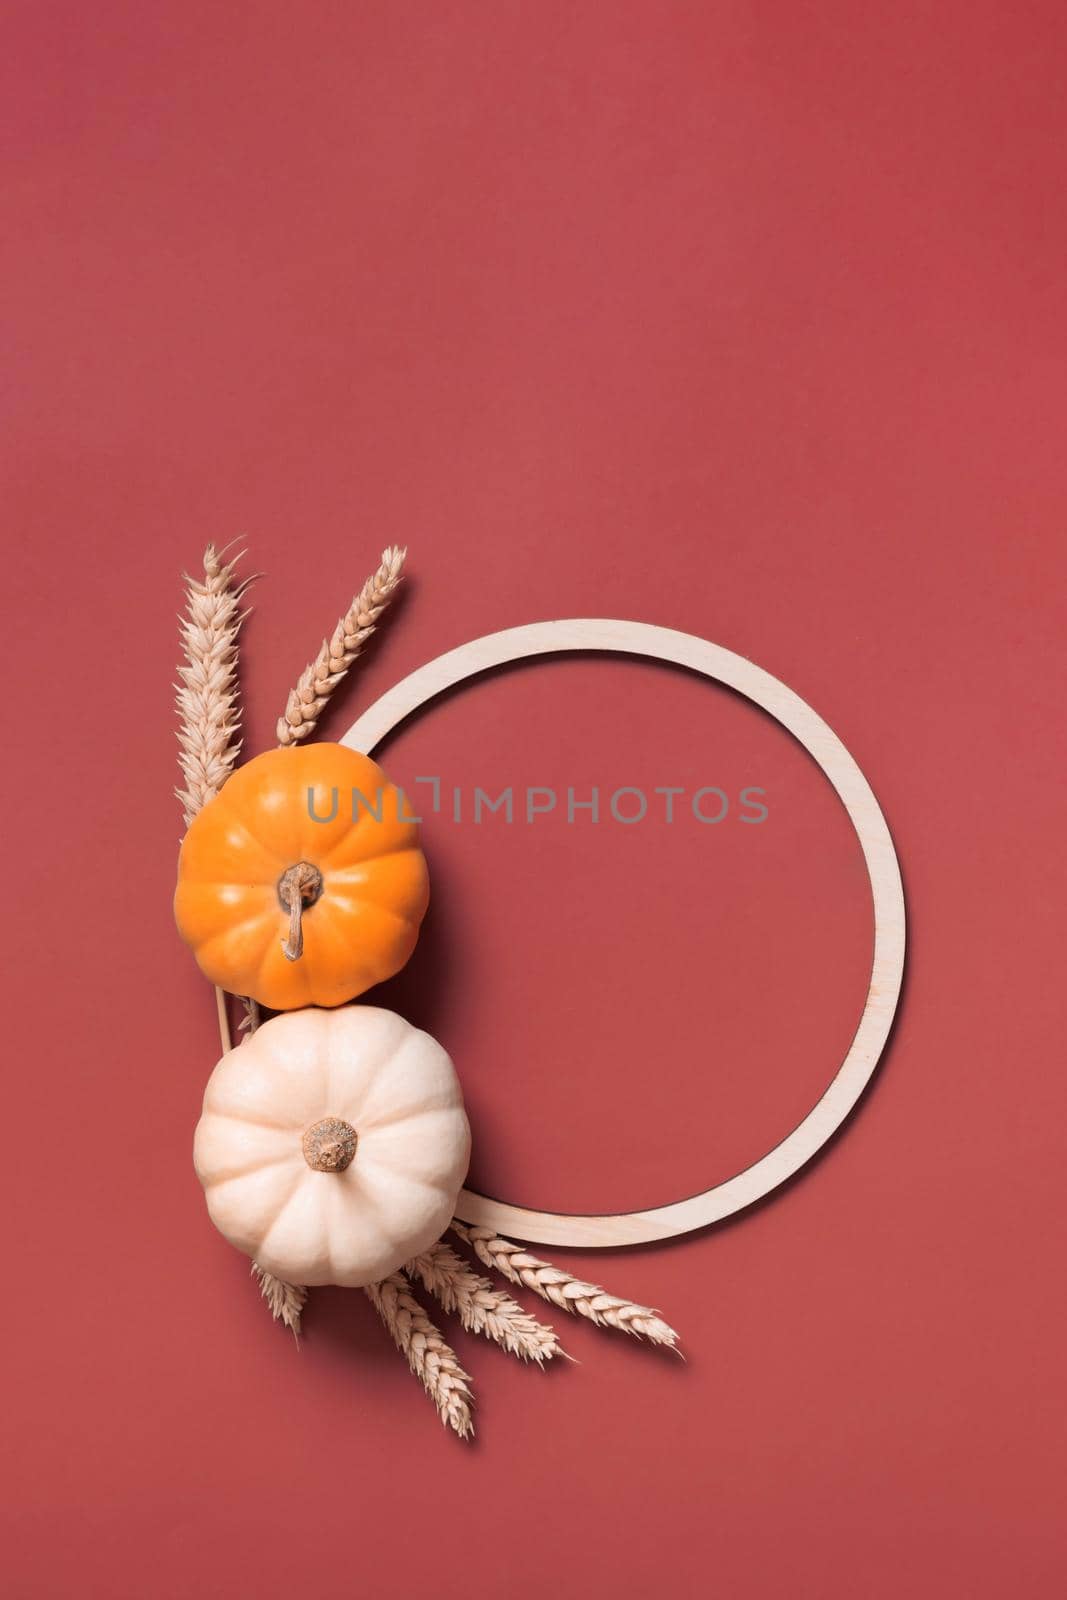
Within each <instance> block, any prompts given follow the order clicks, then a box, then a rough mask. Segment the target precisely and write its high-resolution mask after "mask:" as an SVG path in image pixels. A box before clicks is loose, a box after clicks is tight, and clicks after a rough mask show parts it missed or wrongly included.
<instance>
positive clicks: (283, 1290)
mask: <svg viewBox="0 0 1067 1600" xmlns="http://www.w3.org/2000/svg"><path fill="white" fill-rule="evenodd" d="M252 1276H253V1277H254V1278H255V1279H256V1282H257V1283H258V1284H259V1291H260V1293H261V1294H262V1296H263V1298H264V1300H265V1301H266V1302H267V1304H268V1306H269V1307H270V1312H271V1316H272V1317H273V1318H274V1320H275V1321H276V1322H284V1323H285V1326H286V1327H287V1328H291V1329H292V1331H293V1334H294V1335H295V1337H296V1338H299V1337H300V1313H301V1311H303V1309H304V1302H305V1300H306V1299H307V1297H308V1292H307V1290H306V1289H304V1288H301V1287H300V1285H299V1284H295V1283H283V1282H282V1280H281V1278H275V1277H273V1276H272V1274H271V1273H269V1272H264V1270H263V1268H262V1267H261V1266H260V1265H259V1264H258V1262H255V1261H253V1263H252Z"/></svg>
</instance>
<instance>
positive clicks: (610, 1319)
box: [452, 1222, 678, 1350]
mask: <svg viewBox="0 0 1067 1600" xmlns="http://www.w3.org/2000/svg"><path fill="white" fill-rule="evenodd" d="M452 1230H453V1232H454V1233H456V1234H458V1235H459V1237H460V1238H461V1239H463V1240H464V1241H465V1242H466V1243H467V1244H469V1245H470V1246H471V1248H472V1249H473V1251H474V1253H475V1255H476V1256H477V1257H478V1259H479V1261H482V1262H483V1263H484V1264H485V1265H486V1266H487V1267H490V1268H492V1269H493V1270H494V1271H496V1272H499V1273H500V1275H501V1277H504V1278H507V1280H508V1282H509V1283H515V1284H518V1285H519V1286H520V1287H521V1288H525V1289H531V1290H532V1291H533V1293H534V1294H537V1295H540V1296H541V1299H542V1300H548V1301H550V1302H551V1304H552V1305H554V1306H559V1308H560V1310H561V1311H571V1312H574V1313H576V1314H577V1315H578V1316H580V1317H588V1319H589V1321H590V1322H596V1323H599V1324H600V1325H601V1326H602V1327H608V1328H621V1329H622V1331H623V1332H624V1333H631V1334H633V1335H634V1337H635V1338H638V1339H647V1340H649V1342H650V1343H651V1344H663V1345H668V1346H669V1347H670V1348H671V1349H672V1350H673V1349H674V1347H675V1345H676V1344H677V1340H678V1335H677V1334H676V1333H675V1331H674V1329H673V1328H672V1327H670V1326H669V1325H668V1324H667V1323H666V1322H664V1320H663V1318H662V1317H661V1316H660V1315H659V1314H658V1312H656V1311H653V1310H652V1308H651V1307H650V1306H639V1305H635V1304H634V1303H633V1302H632V1301H630V1300H622V1299H620V1298H619V1296H618V1295H614V1294H608V1292H607V1290H605V1289H601V1288H600V1287H599V1286H598V1285H597V1284H595V1283H584V1282H583V1281H582V1279H581V1278H575V1277H573V1276H572V1275H571V1274H570V1273H569V1272H563V1271H562V1270H561V1269H560V1268H559V1267H554V1266H552V1265H551V1264H550V1263H549V1262H547V1261H541V1260H540V1259H539V1258H538V1257H537V1256H532V1255H529V1254H528V1253H527V1252H526V1251H525V1250H524V1249H523V1248H522V1246H521V1245H517V1244H512V1243H511V1241H510V1240H508V1239H502V1238H501V1237H500V1235H499V1234H496V1233H494V1232H493V1230H492V1228H482V1227H475V1226H467V1225H466V1224H464V1223H462V1222H453V1223H452Z"/></svg>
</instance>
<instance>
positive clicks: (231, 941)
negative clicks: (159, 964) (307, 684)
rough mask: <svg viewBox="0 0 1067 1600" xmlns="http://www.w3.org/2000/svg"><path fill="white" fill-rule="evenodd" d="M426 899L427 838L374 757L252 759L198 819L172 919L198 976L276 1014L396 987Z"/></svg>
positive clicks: (322, 749)
mask: <svg viewBox="0 0 1067 1600" xmlns="http://www.w3.org/2000/svg"><path fill="white" fill-rule="evenodd" d="M428 900H429V884H428V879H427V873H426V860H425V857H424V856H423V853H422V851H421V850H420V849H419V828H418V823H417V822H416V821H413V820H410V819H409V818H408V817H407V814H406V807H405V804H404V797H403V795H402V794H401V792H400V791H399V790H398V789H396V788H395V787H394V786H393V784H391V783H390V782H389V781H388V779H387V778H386V776H385V774H384V773H383V772H382V770H381V768H380V767H379V766H377V765H376V763H375V762H373V761H371V760H370V758H369V757H368V756H362V755H359V754H358V753H357V752H356V751H354V750H348V749H346V748H345V746H344V745H339V744H307V745H296V746H293V747H290V748H288V749H283V750H270V751H268V752H267V753H266V754H265V755H261V756H256V757H255V758H254V759H253V760H252V761H249V762H247V763H246V764H245V765H244V766H242V767H238V768H237V770H236V771H235V772H234V773H232V774H231V776H230V777H229V778H228V779H227V780H226V782H225V783H224V784H223V786H222V788H221V789H220V791H219V793H218V794H217V795H216V796H215V798H214V799H213V800H209V801H208V803H207V805H206V806H204V808H203V810H202V811H200V812H199V813H198V815H197V816H195V817H194V818H193V821H192V823H191V824H190V827H189V831H188V833H187V834H186V835H185V839H184V841H183V842H182V848H181V855H180V857H179V862H178V889H177V893H176V894H175V897H174V915H175V918H176V920H177V923H178V931H179V933H180V934H181V936H182V938H183V939H184V940H185V941H186V943H187V944H189V945H191V946H192V949H193V953H194V955H195V956H196V959H197V962H198V963H199V966H200V970H201V971H202V972H203V974H204V976H205V977H207V978H209V979H210V980H211V982H212V983H217V984H218V985H219V986H220V988H223V989H227V990H229V992H230V993H231V994H245V995H251V996H252V997H253V998H254V999H256V1000H258V1001H259V1002H260V1003H261V1004H262V1005H265V1006H269V1007H270V1008H271V1009H272V1010H274V1011H291V1010H293V1009H295V1008H296V1007H297V1006H308V1005H315V1006H336V1005H340V1004H342V1002H343V1001H345V1000H351V999H352V998H353V997H354V996H355V995H358V994H362V993H363V992H364V990H365V989H369V988H370V987H371V986H372V985H373V984H376V983H381V982H382V981H383V980H384V979H385V978H390V977H392V975H393V973H394V972H399V970H400V968H401V967H402V966H403V965H404V963H405V962H406V961H407V959H408V957H409V956H410V955H411V952H412V951H413V950H414V948H415V941H416V940H417V938H418V935H419V924H420V923H421V921H422V918H423V915H424V914H425V911H426V906H427V902H428Z"/></svg>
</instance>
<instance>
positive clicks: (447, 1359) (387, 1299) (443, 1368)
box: [363, 1272, 474, 1439]
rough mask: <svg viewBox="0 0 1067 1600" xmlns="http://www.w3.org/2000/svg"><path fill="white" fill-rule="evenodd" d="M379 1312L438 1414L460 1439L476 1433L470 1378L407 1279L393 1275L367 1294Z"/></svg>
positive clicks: (369, 1285)
mask: <svg viewBox="0 0 1067 1600" xmlns="http://www.w3.org/2000/svg"><path fill="white" fill-rule="evenodd" d="M363 1292H364V1294H366V1296H367V1297H368V1299H369V1300H370V1301H371V1303H372V1304H373V1306H374V1307H375V1309H376V1311H377V1312H378V1315H379V1316H380V1317H381V1319H382V1321H383V1322H384V1323H385V1326H386V1327H387V1328H388V1330H389V1332H390V1334H391V1335H392V1338H393V1343H394V1344H395V1345H396V1347H397V1349H398V1350H399V1351H400V1353H401V1354H402V1355H403V1356H406V1358H407V1363H408V1366H409V1367H410V1368H411V1370H412V1372H413V1373H414V1374H415V1376H416V1377H417V1378H419V1379H420V1380H421V1382H422V1385H423V1387H424V1389H425V1390H426V1393H427V1394H428V1395H429V1396H430V1399H431V1400H432V1401H433V1403H434V1405H435V1406H436V1407H437V1414H438V1416H439V1417H440V1418H441V1421H442V1422H443V1423H444V1424H445V1426H446V1427H448V1428H453V1429H455V1431H456V1433H458V1434H459V1436H460V1438H461V1439H469V1438H470V1437H471V1435H472V1434H473V1433H474V1420H473V1417H472V1415H471V1403H472V1399H473V1396H472V1395H471V1390H470V1382H469V1379H470V1374H469V1373H466V1372H464V1370H463V1368H462V1367H461V1366H460V1364H459V1362H458V1361H457V1360H456V1357H455V1353H454V1352H453V1351H452V1350H451V1349H450V1348H449V1346H448V1345H447V1344H446V1343H445V1341H444V1339H443V1338H442V1337H441V1335H440V1333H439V1332H438V1331H437V1329H436V1328H435V1327H434V1325H433V1323H432V1322H431V1321H430V1319H429V1317H428V1316H427V1315H426V1313H425V1311H424V1310H423V1309H422V1307H421V1306H420V1305H419V1302H418V1301H417V1300H416V1299H415V1296H414V1295H413V1294H412V1292H411V1290H410V1288H409V1287H408V1284H407V1281H406V1279H405V1278H404V1277H403V1276H402V1275H401V1274H400V1273H399V1272H394V1273H392V1274H391V1275H390V1276H389V1277H388V1278H383V1279H382V1281H381V1283H371V1284H368V1285H367V1288H366V1289H365V1290H364V1291H363Z"/></svg>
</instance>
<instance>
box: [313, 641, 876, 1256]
mask: <svg viewBox="0 0 1067 1600" xmlns="http://www.w3.org/2000/svg"><path fill="white" fill-rule="evenodd" d="M560 650H607V651H620V652H622V653H624V654H627V655H637V656H651V657H654V658H655V659H657V660H659V661H671V662H674V663H675V664H676V665H677V666H680V667H688V668H689V669H690V670H691V671H693V672H700V673H703V675H704V676H705V677H706V678H714V679H715V680H716V681H717V682H718V683H725V684H728V685H729V687H730V688H731V689H736V690H737V692H738V693H739V694H742V695H744V696H746V698H747V699H749V700H752V701H754V702H755V704H756V705H758V706H762V708H763V710H764V711H767V712H769V713H770V715H771V716H772V717H774V718H775V719H776V720H777V721H778V722H780V723H781V724H782V726H783V727H784V728H787V729H788V730H789V732H790V733H791V734H792V735H793V736H794V738H796V739H799V741H800V743H801V744H802V745H803V746H804V748H805V749H806V750H807V751H808V753H809V755H811V756H813V757H814V759H815V760H816V761H817V762H818V764H819V766H820V767H821V768H822V770H823V772H824V773H825V774H826V776H827V778H829V780H830V782H831V783H832V784H833V786H834V788H835V789H836V790H837V793H838V795H839V796H840V798H841V801H842V803H843V805H844V807H845V810H846V811H847V812H848V815H849V818H850V819H851V822H852V826H853V827H854V828H855V830H856V834H857V837H858V838H859V842H860V846H861V848H862V850H863V857H864V860H865V862H866V864H867V872H868V875H869V877H870V882H871V895H872V898H873V901H874V959H873V961H872V964H871V981H870V985H869V987H868V990H867V999H866V1002H865V1003H864V1007H863V1015H862V1017H861V1019H860V1023H859V1026H858V1028H857V1029H856V1034H855V1037H854V1038H853V1040H852V1044H851V1045H850V1046H849V1050H848V1054H847V1055H846V1056H845V1059H844V1061H843V1062H842V1063H841V1066H840V1067H839V1069H838V1071H837V1075H836V1076H835V1078H834V1079H833V1081H832V1083H830V1085H829V1087H828V1088H827V1089H826V1091H825V1093H824V1094H823V1095H822V1097H821V1098H820V1099H819V1101H818V1102H817V1103H816V1105H814V1106H813V1107H812V1109H811V1110H810V1111H809V1112H808V1114H807V1116H806V1117H805V1118H804V1120H803V1121H802V1122H801V1123H799V1124H798V1126H797V1127H795V1128H794V1129H793V1131H792V1133H790V1134H788V1135H787V1136H786V1138H784V1139H783V1140H782V1141H781V1143H780V1144H778V1145H776V1146H775V1148H774V1149H773V1150H771V1151H769V1152H768V1153H767V1155H765V1156H762V1157H761V1158H760V1160H758V1161H756V1162H755V1163H754V1164H753V1165H752V1166H750V1167H746V1168H745V1170H744V1171H743V1172H739V1173H737V1174H736V1176H734V1177H732V1178H728V1179H727V1180H726V1182H725V1183H719V1184H716V1185H715V1187H714V1188H713V1189H706V1190H705V1191H704V1193H703V1194H695V1195H691V1196H690V1197H689V1199H687V1200H676V1201H674V1202H673V1203H672V1204H671V1205H665V1206H656V1207H654V1208H653V1209H652V1210H650V1211H630V1212H626V1213H622V1214H617V1215H610V1216H588V1217H583V1216H572V1215H567V1214H563V1215H560V1214H557V1213H554V1212H551V1211H528V1210H527V1209H526V1208H525V1207H524V1206H513V1205H508V1204H506V1203H505V1202H504V1201H502V1200H490V1199H488V1198H487V1197H486V1196H485V1195H480V1194H475V1193H474V1192H473V1191H472V1190H470V1189H464V1190H463V1192H462V1194H461V1195H460V1197H459V1200H458V1201H457V1203H456V1215H457V1217H459V1219H460V1220H461V1221H463V1222H469V1223H480V1224H482V1225H483V1226H485V1227H488V1228H493V1229H494V1230H495V1231H496V1232H498V1233H502V1234H505V1235H507V1236H509V1237H515V1238H518V1239H525V1240H529V1241H532V1242H534V1243H537V1244H550V1245H574V1246H577V1247H579V1248H581V1249H607V1248H611V1247H618V1246H620V1245H629V1244H647V1243H649V1242H650V1241H652V1240H655V1239H671V1238H674V1237H675V1236H676V1235H678V1234H681V1233H689V1232H691V1231H692V1230H693V1229H694V1228H703V1227H706V1226H707V1225H708V1224H709V1223H711V1222H719V1221H721V1219H722V1218H723V1217H729V1216H732V1215H733V1213H734V1212H735V1211H740V1210H741V1209H742V1208H743V1207H745V1206H750V1205H752V1203H753V1202H754V1201H756V1200H760V1199H762V1198H763V1196H764V1195H766V1194H769V1193H770V1192H771V1190H772V1189H776V1188H777V1187H778V1185H779V1184H780V1183H784V1182H785V1180H786V1179H787V1178H790V1177H792V1175H793V1173H794V1172H796V1171H797V1170H798V1169H799V1168H800V1167H802V1166H803V1165H804V1163H805V1162H806V1161H810V1160H811V1158H812V1156H813V1155H815V1153H816V1151H818V1150H820V1149H821V1148H822V1146H823V1145H824V1144H825V1143H826V1141H827V1140H828V1139H829V1138H830V1136H831V1135H832V1134H833V1133H834V1132H835V1131H836V1130H837V1129H838V1128H839V1127H840V1126H841V1124H842V1123H843V1122H844V1120H845V1118H846V1117H847V1116H848V1114H849V1112H850V1111H851V1110H852V1107H853V1106H854V1105H855V1104H856V1101H857V1100H858V1099H859V1097H860V1095H861V1094H862V1093H863V1090H864V1088H865V1087H866V1085H867V1083H868V1082H869V1080H870V1078H871V1075H872V1073H873V1072H874V1069H875V1067H876V1065H877V1063H878V1058H879V1056H880V1055H881V1053H882V1049H883V1047H884V1045H885V1042H886V1039H887V1038H888V1036H889V1029H890V1026H891V1024H892V1021H893V1014H894V1012H895V1011H896V1007H897V999H898V997H899V994H900V985H901V980H902V977H903V973H904V891H903V886H902V884H901V881H900V866H899V863H898V862H897V856H896V851H895V850H894V849H893V841H892V839H891V838H890V836H889V829H888V827H887V826H886V821H885V818H884V817H883V815H882V812H881V809H880V808H879V805H878V802H877V800H876V799H875V798H874V794H873V793H872V791H871V787H870V785H869V784H868V782H867V780H866V778H865V777H864V776H863V773H862V772H861V771H860V769H859V767H858V766H857V765H856V763H855V761H854V760H853V759H852V757H851V756H850V755H849V753H848V751H847V750H846V749H845V747H844V745H843V744H842V743H841V741H840V739H839V738H838V737H837V735H836V734H835V733H834V731H833V729H832V728H830V727H828V726H827V724H826V723H825V722H824V721H823V720H822V718H821V717H820V716H819V715H818V714H817V713H816V712H815V711H813V710H812V708H811V707H810V706H809V705H808V704H807V703H806V701H804V700H802V699H801V698H800V696H799V695H798V694H794V692H793V690H792V689H789V688H787V687H786V685H785V684H784V683H780V682H779V681H778V679H777V678H773V677H772V676H771V674H770V673H769V672H764V671H763V669H762V667H757V666H755V665H754V664H753V663H752V662H751V661H746V660H745V658H744V656H739V655H735V654H734V653H733V651H731V650H724V649H723V648H722V646H721V645H717V644H711V643H710V642H709V641H708V640H707V639H698V638H696V637H695V636H694V635H693V634H688V633H677V632H675V630H674V629H673V628H659V627H655V626H653V625H652V624H650V623H647V622H613V621H609V620H606V619H602V618H569V619H568V620H566V621H563V622H534V623H528V624H527V625H526V626H524V627H521V628H506V629H505V630H504V631H503V632H502V633H490V634H487V635H486V636H485V638H483V639H472V640H471V641H470V643H469V644H463V645H460V646H459V648H458V649H456V650H449V651H448V652H447V653H446V654H445V655H443V656H438V657H437V659H436V661H430V662H428V663H427V665H426V666H424V667H420V668H419V669H418V671H417V672H413V673H411V674H410V676H409V677H407V678H404V679H403V681H402V682H400V683H398V684H397V685H396V686H395V688H392V689H389V690H388V691H387V692H386V693H385V694H383V695H382V697H381V699H380V700H376V701H375V703H374V704H373V705H372V706H370V707H369V708H368V710H366V711H364V713H363V715H362V716H361V717H360V718H358V720H357V721H356V722H354V723H353V725H352V727H351V728H349V730H348V732H347V733H346V734H345V736H344V738H343V739H342V741H341V743H342V744H345V745H349V746H350V747H351V748H352V749H353V750H361V751H364V752H366V753H367V754H370V753H371V752H372V751H373V750H374V748H375V746H376V745H377V744H378V743H379V742H380V741H381V740H382V739H383V738H384V737H385V735H386V734H387V733H391V732H392V730H393V729H394V728H396V727H397V726H398V724H399V723H401V722H403V721H404V720H405V718H407V717H410V716H411V714H412V713H413V712H414V711H418V710H419V708H420V707H421V706H424V705H426V704H427V702H428V701H430V700H433V699H434V698H435V697H436V696H437V695H439V694H441V693H443V691H444V690H446V689H450V688H452V686H453V685H454V684H457V683H462V682H464V681H465V680H466V679H468V678H473V677H475V676H477V675H478V674H479V673H482V672H486V671H488V670H489V669H490V668H492V667H500V666H505V665H507V664H508V663H509V662H513V661H522V660H524V659H526V658H527V657H529V656H539V655H551V654H553V653H555V652H556V651H560Z"/></svg>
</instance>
